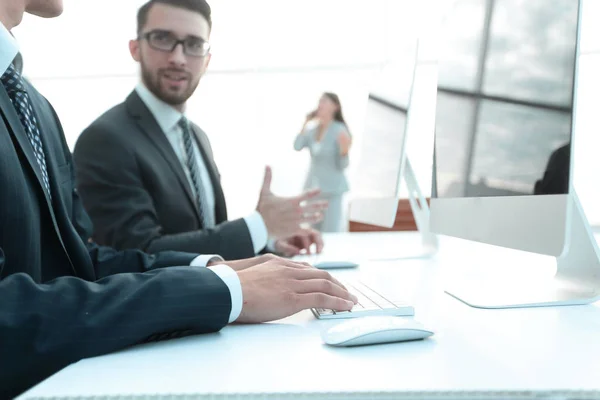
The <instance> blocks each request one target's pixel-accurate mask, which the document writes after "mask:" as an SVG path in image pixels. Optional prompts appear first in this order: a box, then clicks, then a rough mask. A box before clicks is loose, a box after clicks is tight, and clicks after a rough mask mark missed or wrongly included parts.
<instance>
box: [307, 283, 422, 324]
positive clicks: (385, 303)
mask: <svg viewBox="0 0 600 400" xmlns="http://www.w3.org/2000/svg"><path fill="white" fill-rule="evenodd" d="M341 283H342V284H343V285H344V286H346V288H347V289H348V290H349V291H350V293H352V294H353V295H355V296H356V297H358V304H356V305H355V306H354V308H352V310H350V311H334V310H327V309H324V308H313V309H312V312H313V314H315V316H316V317H317V318H319V319H334V318H355V317H367V316H372V315H394V316H408V315H415V309H414V307H413V306H411V305H408V304H406V303H405V302H403V301H401V300H398V299H392V298H390V297H384V296H383V295H381V294H379V293H377V292H376V291H375V290H373V289H372V288H370V287H369V286H367V285H365V284H364V283H362V282H346V281H341Z"/></svg>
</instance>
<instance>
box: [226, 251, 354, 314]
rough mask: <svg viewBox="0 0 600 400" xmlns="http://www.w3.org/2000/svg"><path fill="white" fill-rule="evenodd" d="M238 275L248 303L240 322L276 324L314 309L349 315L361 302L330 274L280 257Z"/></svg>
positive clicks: (243, 295) (245, 301)
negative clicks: (348, 312)
mask: <svg viewBox="0 0 600 400" xmlns="http://www.w3.org/2000/svg"><path fill="white" fill-rule="evenodd" d="M237 274H238V277H239V279H240V284H241V286H242V297H243V300H244V304H243V306H242V312H241V314H240V317H239V318H238V319H237V322H243V323H258V322H267V321H273V320H277V319H281V318H285V317H288V316H290V315H293V314H295V313H297V312H299V311H301V310H305V309H311V308H323V309H332V310H336V311H348V310H351V309H352V307H354V305H355V303H356V302H358V299H357V298H356V296H354V295H352V294H350V293H349V292H348V290H347V289H346V287H345V286H344V285H343V284H341V283H340V282H339V281H338V280H337V279H335V278H334V277H332V276H331V275H330V274H329V273H328V272H326V271H322V270H318V269H315V268H313V267H310V266H307V265H306V264H302V263H296V262H294V261H291V260H286V259H283V258H279V257H274V256H271V258H270V259H269V260H268V261H266V262H264V263H261V264H258V265H255V266H252V267H249V268H245V269H242V270H240V271H237Z"/></svg>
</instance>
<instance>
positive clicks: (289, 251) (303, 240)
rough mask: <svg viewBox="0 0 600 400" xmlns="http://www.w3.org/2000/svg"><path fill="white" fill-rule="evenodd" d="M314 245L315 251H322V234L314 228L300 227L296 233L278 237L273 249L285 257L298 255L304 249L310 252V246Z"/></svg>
mask: <svg viewBox="0 0 600 400" xmlns="http://www.w3.org/2000/svg"><path fill="white" fill-rule="evenodd" d="M313 244H315V245H316V249H315V250H316V253H317V254H319V253H321V251H323V236H322V235H321V232H319V231H317V230H314V229H310V228H307V229H302V230H300V231H299V232H298V233H297V234H296V235H294V236H292V237H289V238H285V239H278V240H277V241H276V242H275V251H276V252H277V253H279V254H283V255H284V256H286V257H292V256H295V255H298V254H300V253H301V252H302V250H306V253H307V254H311V249H310V248H311V246H312V245H313Z"/></svg>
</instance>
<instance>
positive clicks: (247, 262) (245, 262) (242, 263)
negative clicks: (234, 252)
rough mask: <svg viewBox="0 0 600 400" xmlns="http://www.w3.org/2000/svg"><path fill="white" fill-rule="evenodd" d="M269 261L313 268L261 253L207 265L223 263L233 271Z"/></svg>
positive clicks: (289, 265)
mask: <svg viewBox="0 0 600 400" xmlns="http://www.w3.org/2000/svg"><path fill="white" fill-rule="evenodd" d="M269 261H277V262H278V263H279V264H281V265H284V266H286V267H291V268H314V267H312V266H311V265H310V264H308V263H305V262H297V261H291V260H288V259H285V258H282V257H279V256H276V255H275V254H262V255H260V256H256V257H252V258H244V259H241V260H229V261H216V262H213V263H211V264H210V265H209V266H213V265H218V264H225V265H227V266H228V267H230V268H231V269H233V270H234V271H236V272H238V271H243V270H245V269H248V268H252V267H255V266H257V265H260V264H264V263H266V262H269Z"/></svg>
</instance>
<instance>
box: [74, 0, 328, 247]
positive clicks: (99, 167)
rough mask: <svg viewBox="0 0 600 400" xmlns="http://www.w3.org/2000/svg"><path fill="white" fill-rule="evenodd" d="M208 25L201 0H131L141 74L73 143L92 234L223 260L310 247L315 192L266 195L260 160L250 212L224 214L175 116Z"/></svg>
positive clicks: (202, 158)
mask: <svg viewBox="0 0 600 400" xmlns="http://www.w3.org/2000/svg"><path fill="white" fill-rule="evenodd" d="M210 30H211V13H210V7H209V6H208V4H207V3H206V2H204V1H194V0H161V1H151V2H149V3H148V4H147V5H146V6H144V7H142V8H141V9H140V11H139V14H138V37H137V39H136V40H132V41H131V42H130V51H131V54H132V56H133V58H134V59H135V60H136V61H137V62H138V63H139V64H140V67H141V75H142V82H141V83H140V84H139V85H138V86H137V87H136V89H135V90H134V91H133V93H131V95H130V96H129V97H128V98H127V99H126V100H125V102H124V103H122V104H119V105H117V106H116V107H114V108H112V109H111V110H109V111H108V112H106V113H105V114H104V115H102V116H101V117H100V118H98V119H97V120H96V121H95V122H93V123H92V124H91V126H89V127H88V128H87V129H86V130H85V131H84V132H83V133H82V135H81V136H80V138H79V139H78V141H77V145H76V146H75V151H74V158H75V164H76V168H75V170H76V173H77V181H78V189H79V191H80V193H81V197H82V201H83V204H84V206H85V208H86V210H87V212H88V213H89V214H90V216H91V218H92V221H93V223H94V230H95V231H94V239H95V240H96V241H97V242H98V243H100V244H105V245H110V246H114V247H115V248H118V249H127V248H137V249H141V250H144V251H148V252H151V253H153V252H156V251H161V250H179V251H191V252H201V253H203V252H210V253H217V254H220V255H221V256H223V257H224V258H225V259H237V258H243V257H252V256H254V255H255V254H257V253H261V252H263V251H265V250H266V251H273V252H276V253H280V254H284V255H287V256H291V255H295V254H298V253H299V252H300V251H302V250H304V249H307V250H310V246H311V245H312V244H313V243H316V245H317V246H316V247H317V251H320V250H321V247H322V240H321V236H320V233H318V232H316V231H314V230H308V229H300V226H301V223H303V222H308V223H314V222H318V221H319V220H320V219H321V218H322V211H323V209H324V208H325V207H326V203H324V202H322V201H313V202H308V201H307V200H310V199H311V198H313V197H315V196H316V195H317V194H318V191H311V192H307V193H305V194H304V195H301V196H298V197H295V198H281V197H278V196H275V195H274V194H273V193H271V190H270V181H271V171H270V169H268V168H267V171H266V174H265V182H264V184H263V188H262V190H261V193H260V196H259V200H258V206H257V209H256V211H255V212H254V213H253V214H251V215H250V216H248V217H246V218H242V219H238V220H235V221H228V220H227V210H226V206H225V197H224V195H223V190H222V188H221V184H220V176H219V172H218V169H217V166H216V164H215V161H214V159H213V154H212V150H211V147H210V143H209V140H208V137H207V136H206V134H205V133H204V132H203V131H202V130H201V129H200V128H199V127H198V126H196V125H195V124H193V123H191V122H190V121H189V120H188V119H187V118H186V116H185V105H186V101H187V100H188V99H189V97H190V96H191V95H192V94H193V93H194V91H195V89H196V87H197V86H198V83H199V81H200V79H201V77H202V76H203V75H204V72H205V71H206V68H207V66H208V63H209V61H210V46H209V42H208V39H209V35H210ZM180 45H181V46H180ZM232 140H234V138H232Z"/></svg>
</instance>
